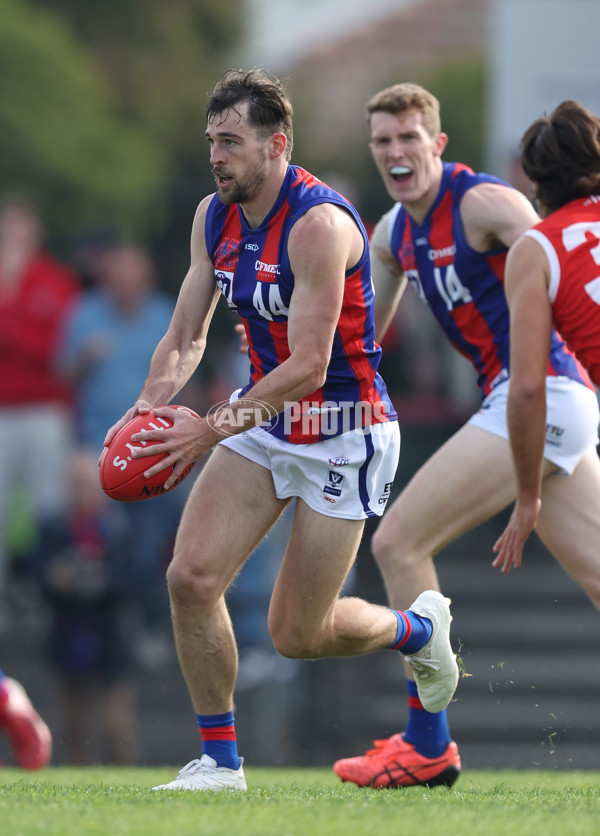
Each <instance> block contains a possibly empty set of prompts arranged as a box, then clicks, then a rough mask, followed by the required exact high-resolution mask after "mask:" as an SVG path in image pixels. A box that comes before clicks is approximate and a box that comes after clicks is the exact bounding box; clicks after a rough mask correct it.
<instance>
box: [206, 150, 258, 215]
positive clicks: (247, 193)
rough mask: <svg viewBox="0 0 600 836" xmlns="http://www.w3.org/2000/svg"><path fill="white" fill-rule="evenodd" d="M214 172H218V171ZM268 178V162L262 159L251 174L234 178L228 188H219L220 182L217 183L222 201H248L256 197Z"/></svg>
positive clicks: (227, 202)
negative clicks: (238, 178) (237, 178)
mask: <svg viewBox="0 0 600 836" xmlns="http://www.w3.org/2000/svg"><path fill="white" fill-rule="evenodd" d="M213 173H215V174H216V172H213ZM266 179H267V165H266V162H264V161H263V160H260V161H258V162H257V164H256V168H255V169H254V171H253V172H252V173H251V174H250V175H248V176H247V177H245V178H244V179H242V180H236V179H235V178H233V179H232V180H231V183H230V184H229V186H228V187H227V189H225V190H223V189H221V188H219V184H218V183H217V193H218V195H219V198H220V199H221V202H222V203H226V204H230V203H248V201H250V200H252V198H254V197H256V195H257V194H258V192H259V190H260V187H261V186H262V184H263V183H264V182H265V180H266Z"/></svg>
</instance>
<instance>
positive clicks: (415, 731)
mask: <svg viewBox="0 0 600 836" xmlns="http://www.w3.org/2000/svg"><path fill="white" fill-rule="evenodd" d="M406 687H407V690H408V723H407V724H406V729H405V731H404V734H403V735H402V737H403V738H404V740H406V742H407V743H411V744H412V745H413V746H414V747H415V749H416V750H417V752H418V753H419V754H420V755H423V757H424V758H438V757H439V756H440V755H443V753H444V752H445V751H446V748H447V747H448V744H449V743H450V742H451V740H452V738H451V737H450V729H449V728H448V717H447V715H446V711H445V710H444V711H440V712H438V713H437V714H431V713H430V712H429V711H425V709H424V708H423V706H422V705H421V700H420V699H419V692H418V691H417V685H416V683H415V682H413V681H412V679H407V680H406Z"/></svg>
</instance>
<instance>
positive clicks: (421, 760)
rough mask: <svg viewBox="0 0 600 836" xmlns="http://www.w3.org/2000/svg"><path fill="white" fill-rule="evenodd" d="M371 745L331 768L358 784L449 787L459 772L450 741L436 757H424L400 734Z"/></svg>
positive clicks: (342, 777)
mask: <svg viewBox="0 0 600 836" xmlns="http://www.w3.org/2000/svg"><path fill="white" fill-rule="evenodd" d="M374 744H375V748H374V749H369V751H368V752H366V753H365V754H364V755H359V757H356V758H343V759H342V760H339V761H336V762H335V763H334V765H333V771H334V772H335V773H336V775H338V776H339V777H340V778H341V779H342V781H352V782H353V783H355V784H358V786H359V787H373V788H375V789H378V788H384V787H387V788H395V787H414V786H424V787H437V786H439V785H441V784H444V785H445V786H447V787H451V786H452V784H453V783H454V782H455V781H456V779H457V778H458V776H459V774H460V757H459V755H458V748H457V746H456V743H454V742H453V741H452V742H450V743H449V744H448V747H447V748H446V751H445V752H444V753H443V754H442V755H440V756H439V757H438V758H425V757H423V755H420V754H419V753H418V752H417V750H416V749H415V747H414V746H413V745H412V744H411V743H407V742H406V741H405V740H404V738H403V737H402V735H401V734H394V735H392V737H390V738H388V740H375V741H374Z"/></svg>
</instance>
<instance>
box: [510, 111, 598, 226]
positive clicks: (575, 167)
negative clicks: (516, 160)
mask: <svg viewBox="0 0 600 836" xmlns="http://www.w3.org/2000/svg"><path fill="white" fill-rule="evenodd" d="M521 164H522V166H523V171H524V172H525V174H526V175H527V177H529V179H530V180H532V181H533V183H534V184H535V197H536V198H537V200H538V201H539V203H540V205H541V207H542V208H543V209H544V210H545V211H546V212H547V213H548V212H554V211H556V210H557V209H559V208H560V207H561V206H564V205H565V203H569V202H570V201H571V200H575V199H576V198H578V197H586V196H588V195H592V194H600V119H599V118H598V117H597V116H596V115H595V114H594V113H592V112H591V111H590V110H588V109H587V108H585V107H583V106H582V105H580V104H579V103H578V102H575V101H573V100H571V99H568V100H567V101H564V102H562V103H561V104H559V105H558V107H557V108H556V109H555V110H554V111H553V112H552V113H551V114H550V116H543V117H541V118H540V119H537V120H536V121H535V122H534V123H533V124H532V125H530V126H529V128H528V129H527V130H526V131H525V133H524V134H523V138H522V140H521Z"/></svg>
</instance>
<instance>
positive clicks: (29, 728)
mask: <svg viewBox="0 0 600 836" xmlns="http://www.w3.org/2000/svg"><path fill="white" fill-rule="evenodd" d="M0 732H4V733H6V735H7V736H8V739H9V740H10V744H11V748H12V750H13V754H14V756H15V759H16V761H17V763H18V764H19V766H21V767H23V769H41V768H42V767H43V766H46V765H47V764H48V762H49V760H50V756H51V755H52V735H51V734H50V729H49V728H48V726H47V725H46V724H45V723H44V721H43V720H42V718H41V717H40V715H39V714H38V713H37V711H36V710H35V708H34V707H33V705H32V704H31V700H30V699H29V697H28V696H27V694H26V692H25V689H24V688H23V686H22V685H21V684H20V683H18V682H17V681H16V680H15V679H10V678H9V677H8V676H5V677H4V678H3V679H2V684H1V685H0Z"/></svg>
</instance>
